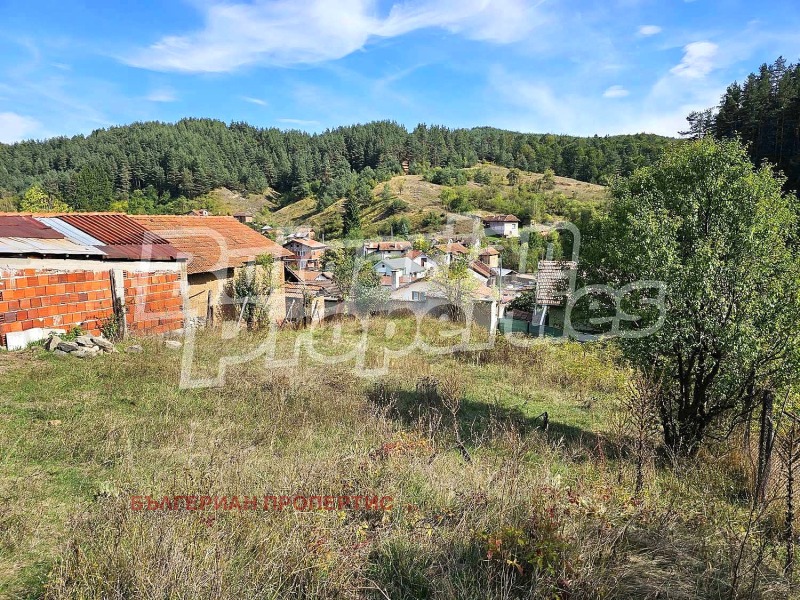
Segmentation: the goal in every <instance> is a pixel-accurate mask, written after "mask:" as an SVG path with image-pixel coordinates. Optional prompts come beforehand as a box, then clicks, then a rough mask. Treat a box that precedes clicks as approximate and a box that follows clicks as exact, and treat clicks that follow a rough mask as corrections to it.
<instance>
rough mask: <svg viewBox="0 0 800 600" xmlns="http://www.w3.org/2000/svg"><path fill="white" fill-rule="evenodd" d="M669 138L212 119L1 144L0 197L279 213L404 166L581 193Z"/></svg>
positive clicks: (135, 208)
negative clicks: (489, 171) (535, 175)
mask: <svg viewBox="0 0 800 600" xmlns="http://www.w3.org/2000/svg"><path fill="white" fill-rule="evenodd" d="M670 141H671V140H670V138H665V137H660V136H656V135H646V134H640V135H620V136H611V137H591V138H579V137H572V136H563V135H549V134H548V135H538V134H522V133H514V132H510V131H502V130H498V129H493V128H488V127H481V128H475V129H448V128H446V127H440V126H426V125H418V126H417V127H416V128H415V129H414V130H413V131H412V132H408V131H407V130H406V129H405V128H404V127H402V126H400V125H398V124H397V123H394V122H389V121H381V122H373V123H367V124H365V125H353V126H348V127H340V128H337V129H333V130H328V131H326V132H324V133H321V134H316V135H310V134H307V133H304V132H300V131H280V130H278V129H260V128H257V127H253V126H250V125H248V124H246V123H231V124H230V125H228V124H225V123H223V122H221V121H216V120H211V119H184V120H182V121H179V122H178V123H174V124H170V123H160V122H146V123H134V124H132V125H126V126H121V127H113V128H110V129H102V130H98V131H95V132H93V133H92V134H91V135H89V136H75V137H72V138H66V137H60V138H53V139H49V140H44V141H30V142H21V143H17V144H13V145H2V144H0V195H4V196H5V197H9V196H11V195H14V196H17V197H18V196H20V195H21V194H23V193H24V192H25V191H26V190H28V189H29V188H30V187H31V186H34V185H37V184H38V185H40V186H41V187H42V188H43V189H44V192H45V193H46V194H47V196H49V197H50V198H51V199H60V200H63V201H65V202H66V203H67V204H69V205H70V206H71V207H73V208H75V209H77V210H106V209H108V208H109V207H112V204H113V203H114V202H118V201H123V202H125V205H126V206H127V207H129V210H131V212H145V211H147V212H155V211H159V210H163V209H164V207H166V206H167V205H168V204H169V203H170V202H171V201H173V200H174V199H176V198H179V197H184V198H189V199H191V198H196V197H197V196H200V195H202V194H205V193H206V192H208V191H210V190H212V189H214V188H218V187H226V188H229V189H232V190H237V191H240V192H262V191H264V190H265V189H267V188H272V189H273V190H275V191H277V192H278V193H280V194H283V195H284V200H285V201H292V200H293V199H297V198H301V197H307V196H310V195H312V196H315V197H316V198H317V202H318V204H319V205H320V206H322V207H324V206H326V205H329V204H330V203H332V202H333V201H335V200H336V199H337V198H341V197H343V196H344V195H345V194H346V192H347V191H348V189H350V188H352V186H353V185H354V181H355V180H356V179H357V178H358V179H363V178H366V179H373V180H374V181H383V180H386V179H388V178H389V177H391V176H392V175H393V174H396V173H400V172H401V171H402V169H403V166H406V167H407V168H408V169H409V170H410V172H411V173H415V172H422V171H424V170H426V169H429V168H431V167H467V166H472V165H474V164H475V163H476V162H477V161H479V160H484V161H491V162H494V163H497V164H499V165H502V166H506V167H516V168H519V169H524V170H527V171H537V172H542V171H544V170H545V169H546V168H548V167H549V168H552V169H553V171H554V172H555V174H556V175H560V176H564V177H572V178H575V179H579V180H582V181H587V182H592V183H597V182H602V181H603V180H604V178H605V176H607V175H610V174H613V173H621V174H628V173H630V172H631V171H633V170H634V169H635V168H637V167H639V166H642V165H647V164H650V163H651V162H652V161H653V160H654V158H655V157H656V156H657V154H658V153H659V151H660V150H661V149H662V148H663V147H664V145H666V144H668V143H670Z"/></svg>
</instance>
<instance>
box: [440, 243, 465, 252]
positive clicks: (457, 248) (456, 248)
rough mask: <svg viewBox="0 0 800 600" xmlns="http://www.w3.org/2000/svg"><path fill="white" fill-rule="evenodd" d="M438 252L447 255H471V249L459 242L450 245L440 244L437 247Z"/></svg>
mask: <svg viewBox="0 0 800 600" xmlns="http://www.w3.org/2000/svg"><path fill="white" fill-rule="evenodd" d="M435 248H436V249H437V250H439V251H441V252H444V253H445V254H469V248H467V247H466V246H464V245H463V244H459V243H458V242H451V243H449V244H439V245H438V246H436V247H435Z"/></svg>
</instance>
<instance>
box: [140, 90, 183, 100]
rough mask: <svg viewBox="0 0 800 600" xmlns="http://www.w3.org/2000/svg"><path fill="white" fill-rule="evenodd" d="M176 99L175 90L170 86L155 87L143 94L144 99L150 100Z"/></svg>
mask: <svg viewBox="0 0 800 600" xmlns="http://www.w3.org/2000/svg"><path fill="white" fill-rule="evenodd" d="M177 99H178V97H177V96H176V95H175V90H172V89H170V88H157V89H155V90H152V91H151V92H150V93H149V94H147V96H145V100H149V101H150V102H175V101H176V100H177Z"/></svg>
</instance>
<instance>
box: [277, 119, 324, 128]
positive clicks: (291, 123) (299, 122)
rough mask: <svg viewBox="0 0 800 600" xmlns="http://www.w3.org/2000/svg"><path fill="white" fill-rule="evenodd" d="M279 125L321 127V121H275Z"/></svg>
mask: <svg viewBox="0 0 800 600" xmlns="http://www.w3.org/2000/svg"><path fill="white" fill-rule="evenodd" d="M275 120H276V121H277V122H278V123H283V124H285V125H298V126H300V127H312V126H316V125H320V122H319V121H311V120H306V119H288V118H282V119H275Z"/></svg>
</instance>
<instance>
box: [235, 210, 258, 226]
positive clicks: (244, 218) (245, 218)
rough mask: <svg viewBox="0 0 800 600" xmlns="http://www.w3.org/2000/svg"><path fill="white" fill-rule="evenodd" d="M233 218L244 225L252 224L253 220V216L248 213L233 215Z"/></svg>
mask: <svg viewBox="0 0 800 600" xmlns="http://www.w3.org/2000/svg"><path fill="white" fill-rule="evenodd" d="M233 218H234V219H236V220H237V221H239V223H243V224H244V225H247V224H248V223H252V222H253V219H254V217H253V214H252V213H249V212H238V213H234V215H233Z"/></svg>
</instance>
